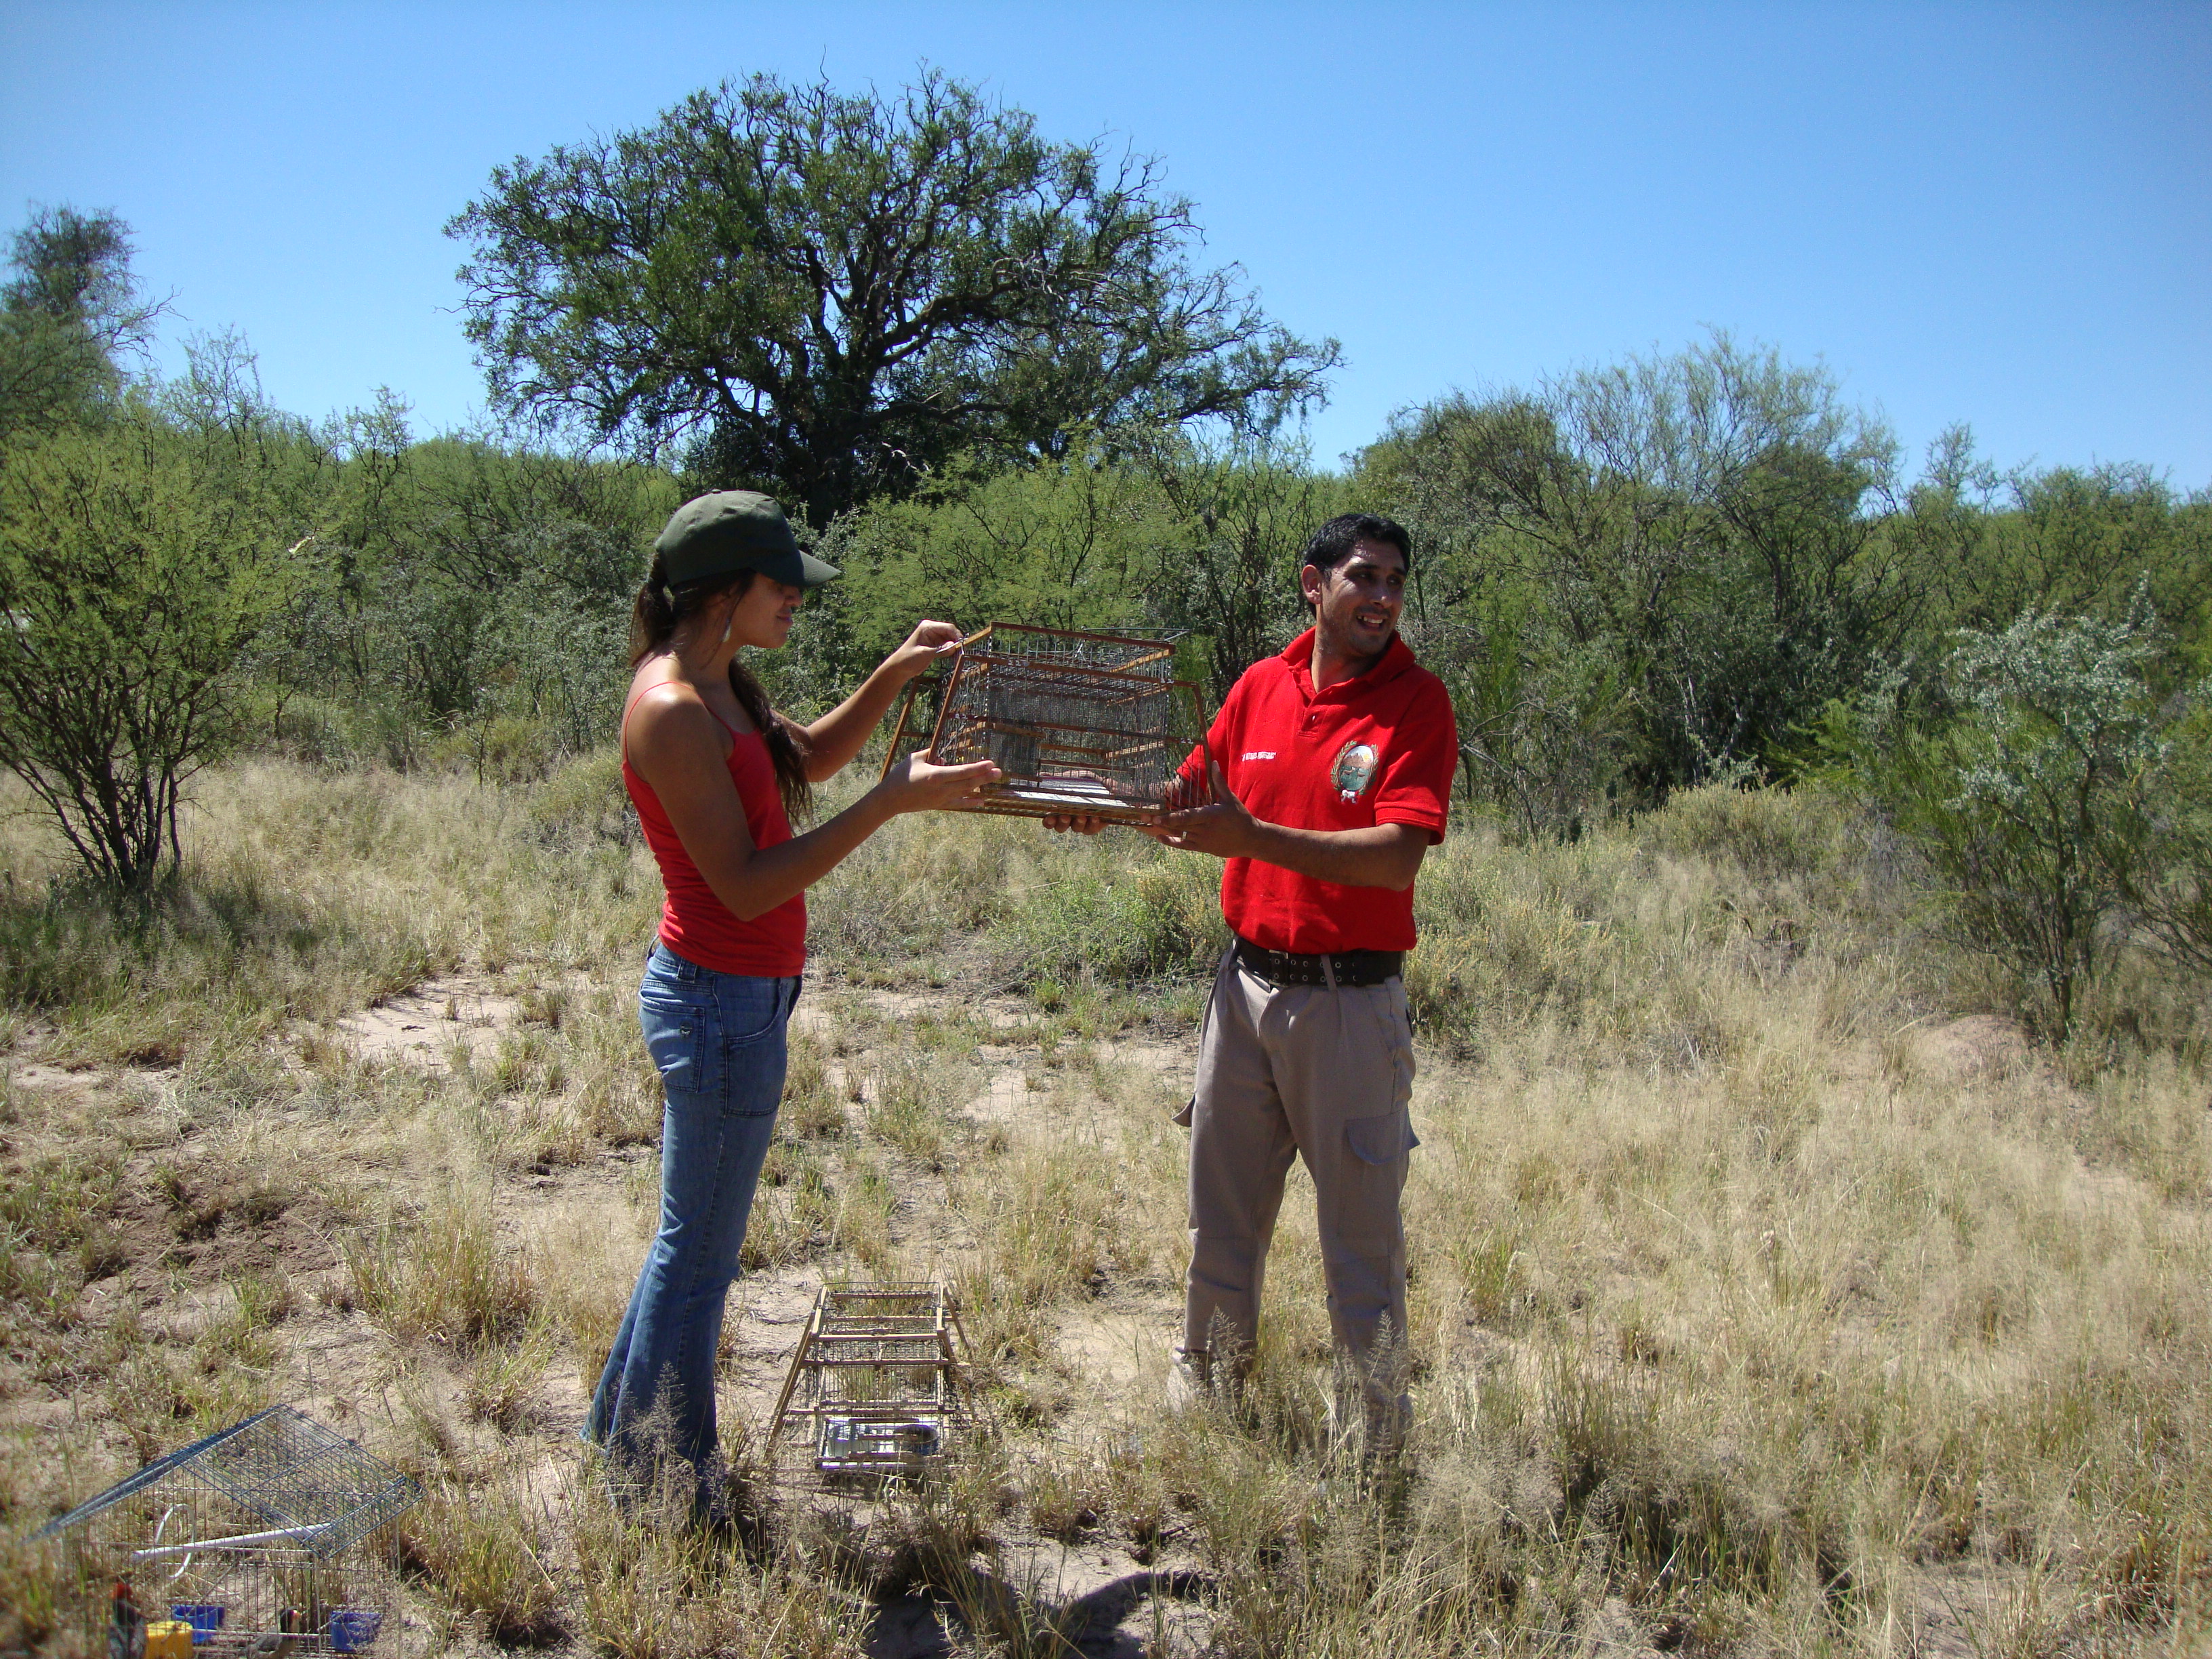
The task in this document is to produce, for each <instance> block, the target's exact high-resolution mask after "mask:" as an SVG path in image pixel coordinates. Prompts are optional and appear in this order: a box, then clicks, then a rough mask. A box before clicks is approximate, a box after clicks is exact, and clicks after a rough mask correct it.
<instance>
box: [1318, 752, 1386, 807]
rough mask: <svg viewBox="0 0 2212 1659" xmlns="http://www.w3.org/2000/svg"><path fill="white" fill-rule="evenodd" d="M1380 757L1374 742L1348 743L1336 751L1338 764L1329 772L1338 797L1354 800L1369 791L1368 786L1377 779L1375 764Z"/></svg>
mask: <svg viewBox="0 0 2212 1659" xmlns="http://www.w3.org/2000/svg"><path fill="white" fill-rule="evenodd" d="M1378 758H1379V757H1377V756H1376V753H1375V750H1374V747H1373V745H1372V744H1364V743H1347V744H1345V745H1344V747H1343V748H1341V749H1340V750H1337V751H1336V764H1335V766H1334V768H1332V769H1331V770H1330V772H1329V776H1330V779H1331V780H1332V781H1334V783H1335V785H1336V793H1337V798H1338V799H1340V800H1346V801H1354V800H1358V799H1359V798H1360V796H1362V795H1363V794H1364V793H1367V786H1368V785H1369V784H1370V783H1372V782H1373V781H1375V766H1376V760H1377V759H1378Z"/></svg>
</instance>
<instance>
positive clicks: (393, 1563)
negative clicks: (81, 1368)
mask: <svg viewBox="0 0 2212 1659" xmlns="http://www.w3.org/2000/svg"><path fill="white" fill-rule="evenodd" d="M421 1498H422V1489H421V1487H420V1486H417V1485H416V1483H415V1481H414V1480H411V1479H410V1478H409V1477H408V1476H406V1475H404V1474H400V1473H399V1471H398V1470H397V1469H395V1468H392V1467H391V1466H390V1465H389V1464H387V1463H385V1462H382V1461H381V1460H380V1459H378V1458H376V1457H373V1456H371V1455H369V1454H368V1453H367V1452H365V1451H363V1450H362V1449H361V1448H360V1447H359V1446H357V1445H356V1444H355V1443H353V1442H352V1441H350V1440H348V1439H346V1438H345V1437H343V1435H340V1434H338V1433H337V1432H335V1431H332V1430H330V1429H327V1428H325V1427H324V1426H323V1425H321V1424H319V1423H317V1422H315V1421H314V1420H313V1419H311V1418H308V1417H307V1416H304V1415H303V1414H301V1413H299V1412H297V1411H295V1410H294V1409H293V1408H292V1407H289V1406H272V1407H270V1408H269V1409H268V1410H267V1411H264V1412H260V1413H256V1414H255V1415H254V1416H252V1417H249V1418H247V1419H245V1420H244V1421H243V1422H240V1423H234V1424H233V1425H231V1426H230V1427H229V1428H227V1429H224V1430H222V1431H220V1432H218V1433H216V1434H211V1435H210V1436H209V1437H207V1438H206V1439H204V1440H200V1441H196V1442H194V1443H192V1444H191V1445H189V1446H186V1447H185V1448H184V1449H181V1450H179V1451H175V1452H172V1453H171V1454H170V1455H168V1456H167V1457H164V1458H161V1460H159V1461H158V1462H154V1463H150V1464H149V1465H148V1466H147V1467H146V1468H143V1469H141V1470H139V1471H138V1473H137V1474H134V1475H131V1476H130V1477H129V1478H127V1479H125V1480H120V1481H118V1482H117V1483H116V1484H115V1485H114V1486H111V1487H109V1488H108V1489H107V1490H106V1492H102V1493H100V1496H98V1497H97V1498H91V1499H89V1500H88V1501H87V1502H85V1503H83V1504H79V1505H78V1506H77V1507H76V1509H74V1510H70V1512H69V1513H68V1514H67V1515H64V1516H61V1517H59V1518H58V1519H57V1520H54V1521H52V1522H48V1523H47V1524H46V1526H44V1527H42V1528H40V1529H39V1531H38V1532H37V1533H35V1534H33V1536H34V1537H37V1538H54V1539H58V1540H61V1541H64V1542H65V1544H66V1545H67V1547H68V1548H69V1550H70V1556H71V1564H72V1568H73V1571H72V1574H71V1576H72V1578H73V1580H74V1582H75V1583H76V1584H77V1585H78V1586H79V1588H80V1589H82V1591H83V1593H84V1595H85V1597H86V1603H87V1605H86V1608H85V1613H86V1617H87V1620H88V1626H91V1627H92V1628H89V1629H88V1634H89V1635H90V1636H91V1637H92V1638H93V1641H94V1645H95V1648H96V1647H97V1645H98V1643H99V1641H100V1632H99V1629H98V1628H97V1627H98V1626H103V1625H104V1626H106V1641H107V1644H108V1650H109V1651H110V1652H111V1653H112V1654H114V1655H116V1656H118V1659H137V1656H139V1655H142V1654H143V1656H145V1659H220V1656H223V1655H233V1654H236V1655H251V1656H253V1659H264V1656H277V1655H297V1656H307V1655H322V1654H362V1655H374V1656H376V1659H398V1654H399V1652H400V1648H401V1644H400V1620H399V1602H398V1535H397V1532H396V1529H395V1528H394V1527H393V1525H392V1522H394V1521H395V1520H396V1519H397V1518H398V1516H400V1515H401V1514H403V1513H404V1512H405V1511H406V1510H409V1509H410V1508H412V1507H413V1506H414V1505H415V1504H416V1503H418V1502H419V1501H421Z"/></svg>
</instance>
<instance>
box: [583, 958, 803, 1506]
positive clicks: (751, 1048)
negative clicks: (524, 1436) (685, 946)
mask: <svg viewBox="0 0 2212 1659" xmlns="http://www.w3.org/2000/svg"><path fill="white" fill-rule="evenodd" d="M798 1003H799V981H798V980H796V979H759V978H755V977H752V976H750V975H744V974H723V973H717V972H716V971H715V970H714V969H711V968H702V967H700V966H698V965H697V964H696V963H690V962H686V961H685V960H684V958H683V957H679V956H678V955H677V954H676V953H675V952H674V951H671V950H670V949H669V948H668V947H667V946H666V945H655V946H654V947H653V955H652V956H651V957H648V958H647V961H646V965H645V979H644V981H643V982H642V983H641V985H640V986H639V987H638V992H637V1006H638V1018H639V1022H640V1024H642V1025H643V1026H644V1028H645V1046H646V1048H647V1051H648V1052H649V1053H650V1054H652V1056H653V1065H654V1066H656V1067H657V1068H659V1073H660V1081H661V1087H662V1089H663V1091H665V1095H666V1097H667V1105H666V1108H665V1112H664V1114H663V1116H662V1119H661V1138H660V1232H659V1237H656V1238H655V1239H654V1240H653V1248H652V1249H650V1250H648V1251H647V1252H646V1257H645V1269H644V1271H643V1272H642V1273H639V1274H638V1278H637V1288H636V1289H635V1290H634V1291H631V1292H630V1298H629V1312H628V1313H626V1314H624V1315H623V1322H622V1329H621V1330H620V1331H619V1332H618V1333H617V1335H616V1337H615V1345H614V1350H613V1352H611V1353H610V1354H609V1355H608V1356H607V1364H606V1369H605V1370H604V1371H602V1372H601V1373H600V1375H599V1389H598V1390H597V1392H596V1393H595V1394H594V1395H592V1410H591V1415H590V1416H589V1417H588V1418H587V1419H586V1421H585V1425H584V1438H585V1439H586V1440H588V1441H590V1442H592V1443H593V1444H595V1445H599V1446H603V1447H605V1449H606V1451H607V1454H608V1456H609V1457H610V1459H611V1461H612V1462H615V1463H616V1464H617V1466H618V1467H621V1468H624V1469H625V1470H626V1471H628V1472H629V1473H631V1474H636V1475H640V1476H642V1475H645V1474H649V1473H650V1472H651V1471H652V1469H653V1468H654V1466H655V1464H656V1463H658V1462H660V1460H662V1459H664V1458H667V1459H681V1460H683V1462H685V1463H687V1464H689V1465H690V1476H689V1478H691V1479H694V1480H696V1482H697V1485H698V1502H699V1504H700V1506H701V1507H702V1510H712V1509H713V1508H714V1496H715V1492H716V1489H717V1486H718V1484H719V1477H720V1468H719V1466H720V1459H719V1456H718V1444H719V1443H718V1442H717V1439H716V1437H715V1429H714V1352H715V1349H716V1347H717V1346H719V1345H720V1341H721V1335H722V1309H723V1304H724V1302H725V1301H726V1299H727V1297H728V1295H729V1290H730V1285H731V1284H732V1281H734V1280H735V1279H736V1278H737V1277H738V1249H739V1248H740V1247H741V1246H742V1245H743V1244H744V1239H745V1219H746V1218H747V1217H748V1216H749V1215H750V1214H751V1212H752V1207H753V1188H754V1187H755V1186H756V1185H757V1183H758V1182H759V1180H760V1172H761V1164H762V1163H763V1161H764V1160H765V1159H766V1158H767V1157H768V1147H769V1138H770V1136H771V1135H773V1133H775V1109H776V1106H777V1104H778V1103H780V1102H781V1099H782V1097H783V1073H784V1064H785V1060H786V1057H787V1050H786V1048H785V1043H784V1028H785V1026H786V1024H787V1023H788V1022H789V1020H790V1018H791V1012H792V1010H793V1008H794V1007H796V1006H798Z"/></svg>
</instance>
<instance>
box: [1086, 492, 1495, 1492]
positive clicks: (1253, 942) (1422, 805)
mask: <svg viewBox="0 0 2212 1659" xmlns="http://www.w3.org/2000/svg"><path fill="white" fill-rule="evenodd" d="M1411 557H1412V544H1411V540H1410V538H1408V537H1407V534H1406V532H1405V531H1404V530H1403V529H1402V528H1401V527H1400V526H1397V525H1395V524H1394V523H1392V522H1391V521H1390V520H1388V519H1383V518H1377V517H1375V516H1373V515H1371V514H1367V513H1353V514H1347V515H1346V516H1344V517H1342V518H1337V519H1332V520H1329V521H1328V523H1327V524H1325V525H1323V526H1322V527H1321V529H1320V530H1319V531H1317V532H1316V533H1315V535H1314V537H1313V539H1312V541H1311V542H1310V544H1308V545H1307V548H1306V553H1305V562H1304V568H1303V569H1302V570H1301V572H1300V573H1299V581H1300V586H1301V587H1302V589H1303V591H1304V595H1305V598H1306V601H1307V603H1308V604H1310V605H1312V606H1313V607H1314V626H1313V627H1312V628H1311V629H1309V630H1307V631H1306V632H1305V633H1304V634H1301V635H1299V636H1298V637H1297V639H1295V640H1293V641H1291V644H1290V647H1289V648H1288V649H1286V650H1285V652H1284V653H1282V655H1280V656H1279V657H1269V658H1267V659H1264V660H1263V661H1261V662H1259V663H1255V665H1253V666H1252V667H1251V668H1249V669H1248V670H1247V671H1245V673H1244V675H1243V678H1240V679H1239V680H1238V681H1237V684H1236V685H1235V687H1234V688H1233V689H1232V690H1231V691H1230V693H1229V696H1228V698H1227V700H1226V701H1225V702H1223V704H1222V706H1221V712H1220V714H1218V716H1216V718H1215V720H1214V722H1213V727H1212V731H1211V732H1209V733H1208V735H1207V738H1206V743H1205V744H1203V745H1201V747H1200V750H1198V751H1197V752H1196V753H1194V755H1193V756H1192V757H1191V758H1190V760H1189V761H1188V762H1187V763H1185V765H1184V768H1183V775H1182V779H1181V780H1180V781H1179V782H1178V784H1177V786H1176V787H1173V788H1171V789H1170V799H1169V800H1168V802H1167V803H1166V805H1167V807H1168V809H1169V810H1168V811H1166V812H1165V813H1164V816H1163V817H1162V818H1161V820H1160V821H1159V823H1158V825H1157V826H1156V827H1155V828H1153V829H1152V830H1151V832H1150V833H1152V835H1154V836H1156V837H1157V838H1158V840H1160V841H1161V842H1164V844H1166V845H1167V846H1170V847H1174V848H1183V849H1186V850H1188V851H1191V852H1198V853H1210V854H1214V855H1215V856H1217V857H1219V858H1222V859H1225V860H1227V863H1226V865H1225V869H1224V871H1223V874H1222V880H1221V908H1222V913H1223V915H1225V916H1226V917H1227V918H1228V921H1229V925H1230V927H1231V929H1232V930H1233V931H1234V932H1235V933H1236V935H1237V938H1236V940H1235V942H1234V944H1233V945H1232V946H1231V950H1230V951H1229V953H1228V954H1227V955H1226V956H1225V957H1224V958H1223V959H1222V963H1221V967H1220V969H1219V971H1218V973H1217V974H1216V975H1215V978H1214V982H1213V993H1212V999H1211V1000H1210V1001H1209V1002H1208V1004H1207V1006H1206V1018H1205V1023H1204V1025H1203V1026H1202V1028H1201V1030H1200V1037H1199V1058H1198V1085H1197V1091H1196V1092H1195V1094H1194V1096H1193V1097H1192V1100H1191V1103H1190V1105H1189V1106H1188V1108H1186V1109H1185V1110H1184V1112H1183V1114H1182V1117H1181V1118H1180V1119H1179V1120H1178V1121H1182V1122H1185V1123H1188V1125H1189V1126H1190V1128H1191V1143H1190V1237H1191V1261H1190V1273H1189V1277H1188V1282H1187V1286H1186V1292H1185V1298H1184V1312H1183V1343H1182V1350H1181V1352H1180V1353H1179V1355H1178V1356H1177V1369H1176V1373H1175V1374H1174V1375H1173V1376H1170V1391H1171V1393H1188V1392H1192V1391H1194V1390H1197V1389H1204V1388H1206V1387H1208V1386H1209V1385H1210V1384H1212V1383H1213V1382H1215V1381H1216V1380H1221V1381H1231V1380H1233V1379H1234V1377H1235V1376H1236V1375H1237V1372H1239V1371H1241V1369H1242V1367H1243V1365H1244V1364H1246V1363H1249V1356H1250V1354H1251V1352H1252V1348H1253V1344H1254V1342H1255V1340H1256V1338H1257V1336H1258V1334H1259V1322H1260V1287H1261V1277H1262V1274H1263V1272H1264V1269H1265V1266H1266V1262H1267V1245H1268V1242H1269V1240H1270V1239H1271V1237H1273V1232H1274V1227H1275V1216H1276V1212H1277V1211H1278V1210H1279V1208H1280V1206H1281V1204H1282V1199H1283V1183H1284V1179H1285V1176H1287V1175H1288V1174H1289V1172H1290V1167H1291V1158H1293V1157H1300V1158H1304V1160H1305V1164H1306V1169H1307V1171H1308V1172H1309V1173H1310V1175H1311V1176H1312V1177H1313V1182H1314V1193H1315V1198H1316V1201H1317V1203H1318V1206H1319V1211H1320V1223H1321V1249H1322V1266H1323V1268H1324V1271H1325V1273H1326V1275H1327V1279H1328V1310H1329V1322H1330V1324H1331V1327H1332V1328H1333V1329H1334V1334H1335V1339H1336V1343H1337V1346H1338V1348H1339V1350H1340V1352H1341V1353H1342V1354H1344V1355H1345V1356H1346V1357H1348V1358H1350V1359H1351V1360H1352V1361H1353V1362H1354V1363H1355V1364H1356V1365H1357V1367H1358V1374H1359V1376H1360V1377H1361V1378H1362V1381H1363V1389H1362V1391H1363V1393H1364V1396H1365V1401H1366V1412H1365V1415H1366V1419H1367V1433H1368V1447H1369V1449H1370V1451H1379V1450H1383V1449H1387V1448H1388V1447H1389V1446H1391V1445H1393V1444H1395V1442H1396V1440H1397V1438H1398V1437H1399V1435H1400V1434H1401V1432H1402V1431H1403V1426H1404V1423H1405V1420H1406V1417H1407V1406H1408V1402H1407V1399H1406V1397H1405V1395H1403V1394H1402V1393H1401V1389H1400V1385H1399V1383H1397V1382H1396V1381H1395V1376H1396V1375H1397V1374H1398V1369H1399V1368H1398V1367H1397V1365H1396V1364H1393V1363H1391V1357H1390V1356H1389V1355H1388V1354H1383V1353H1378V1352H1377V1349H1378V1346H1381V1345H1382V1340H1383V1333H1384V1332H1386V1331H1387V1332H1388V1333H1389V1340H1390V1341H1391V1342H1398V1341H1402V1340H1403V1338H1404V1336H1405V1332H1406V1236H1405V1230H1404V1227H1403V1225H1402V1224H1401V1220H1400V1218H1399V1195H1400V1194H1401V1192H1402V1191H1403V1189H1404V1187H1405V1184H1406V1169H1407V1154H1408V1153H1409V1152H1412V1150H1413V1147H1414V1146H1415V1145H1416V1144H1417V1142H1416V1140H1415V1138H1414V1135H1413V1126H1412V1124H1411V1122H1410V1121H1408V1119H1407V1103H1408V1102H1409V1100H1410V1099H1411V1097H1412V1095H1413V1038H1412V1033H1411V1030H1410V1029H1409V1027H1408V1024H1407V1015H1406V990H1405V986H1404V983H1403V981H1401V979H1400V977H1399V969H1400V966H1401V960H1402V957H1403V956H1404V953H1405V952H1406V951H1407V950H1409V949H1410V948H1412V945H1413V878H1414V875H1415V874H1416V873H1417V872H1419V869H1420V866H1421V859H1422V856H1423V854H1425V853H1426V852H1427V851H1428V849H1429V848H1430V846H1431V844H1432V843H1433V842H1438V841H1441V840H1442V839H1443V833H1444V814H1445V807H1446V804H1447V801H1448V799H1449V791H1450V787H1451V778H1452V769H1453V767H1454V766H1455V764H1456V763H1457V760H1458V757H1459V740H1458V735H1457V732H1456V730H1455V726H1454V724H1453V720H1452V709H1451V699H1450V697H1449V696H1448V695H1447V694H1446V692H1445V690H1444V688H1443V684H1442V683H1441V682H1440V681H1438V680H1437V678H1436V676H1434V675H1433V674H1431V673H1429V672H1428V671H1426V670H1425V669H1424V668H1422V667H1421V666H1420V665H1419V664H1417V663H1416V662H1415V661H1414V660H1413V653H1412V652H1411V651H1409V650H1408V649H1407V647H1406V645H1405V642H1404V641H1401V640H1400V639H1399V638H1398V615H1399V611H1400V609H1401V605H1402V604H1403V601H1404V596H1405V585H1406V577H1407V571H1408V568H1409V567H1410V562H1411ZM1056 827H1090V826H1087V825H1085V826H1056ZM1216 1355H1218V1356H1220V1358H1222V1360H1223V1361H1224V1362H1225V1363H1224V1364H1221V1365H1218V1366H1217V1365H1216V1364H1214V1363H1213V1362H1214V1358H1215V1356H1216Z"/></svg>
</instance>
